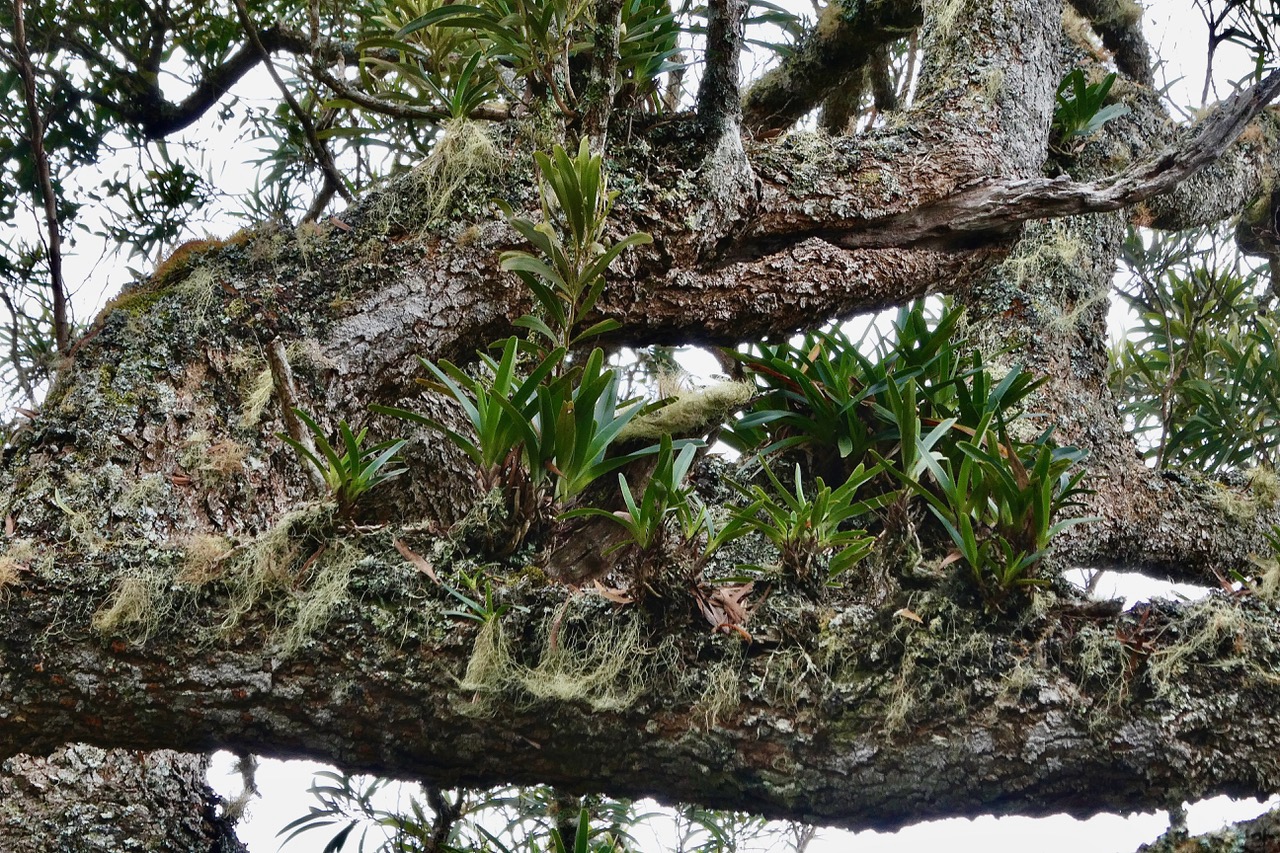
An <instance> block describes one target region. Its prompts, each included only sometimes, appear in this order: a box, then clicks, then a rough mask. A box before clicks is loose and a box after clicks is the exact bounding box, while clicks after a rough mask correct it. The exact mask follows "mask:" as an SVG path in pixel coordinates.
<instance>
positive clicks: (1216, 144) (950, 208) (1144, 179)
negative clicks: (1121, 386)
mask: <svg viewBox="0 0 1280 853" xmlns="http://www.w3.org/2000/svg"><path fill="white" fill-rule="evenodd" d="M1278 94H1280V72H1272V73H1271V74H1270V75H1269V76H1268V77H1267V78H1266V79H1264V80H1262V81H1261V82H1259V83H1258V84H1257V85H1255V86H1254V87H1253V88H1251V89H1248V90H1244V91H1242V92H1239V93H1237V94H1236V95H1234V96H1233V97H1231V98H1230V99H1228V100H1227V101H1225V102H1224V103H1223V104H1221V105H1220V106H1219V107H1218V108H1217V109H1216V110H1214V111H1213V112H1212V113H1210V114H1209V115H1208V116H1206V117H1205V118H1204V119H1202V120H1201V121H1200V122H1199V123H1198V125H1197V126H1196V127H1195V128H1194V129H1192V130H1191V131H1190V132H1189V135H1188V137H1187V138H1186V139H1185V140H1184V141H1182V142H1181V143H1179V144H1176V145H1173V146H1170V147H1169V148H1167V149H1166V150H1164V151H1163V152H1161V153H1160V154H1158V155H1157V156H1155V157H1153V158H1151V159H1149V160H1146V161H1144V162H1141V163H1138V164H1136V165H1134V166H1132V167H1130V168H1128V169H1126V170H1125V171H1123V172H1121V173H1120V174H1118V175H1115V176H1113V177H1109V178H1105V179H1101V180H1097V181H1089V182H1077V181H1073V180H1071V179H1070V178H1068V177H1066V176H1059V177H1057V178H1022V179H1014V180H1007V179H1006V180H1002V179H999V178H995V179H990V178H988V179H979V180H977V181H976V182H975V183H973V184H971V185H970V186H967V187H963V188H961V189H958V190H957V191H955V192H951V193H947V194H945V195H943V196H942V197H940V198H937V199H936V200H932V201H924V202H921V203H918V204H913V205H912V206H911V207H910V208H909V209H907V210H904V211H902V212H899V213H891V214H888V215H885V216H880V217H874V218H867V219H863V220H862V221H846V222H845V223H841V224H839V225H836V224H835V223H830V222H829V223H827V224H826V225H824V226H818V227H813V228H809V229H796V230H794V231H791V232H789V233H785V234H776V233H775V234H769V233H767V232H766V233H761V230H763V229H758V230H757V231H756V232H755V233H748V235H747V236H746V237H745V238H744V242H743V245H742V246H740V247H739V249H738V253H737V254H738V256H752V255H758V254H766V253H768V252H769V251H771V250H773V249H775V248H776V247H777V246H779V245H785V244H786V243H789V242H792V241H796V240H803V239H809V238H812V237H816V238H818V239H822V240H826V241H827V242H830V243H832V244H834V245H838V246H841V247H844V248H848V249H864V248H881V247H889V246H894V247H912V246H916V247H927V248H937V249H965V248H971V247H974V246H977V245H984V244H987V245H989V244H990V243H991V242H993V241H999V240H1007V239H1009V238H1011V237H1013V236H1015V235H1016V234H1017V233H1018V230H1019V229H1020V227H1021V226H1022V224H1023V223H1025V222H1027V221H1030V220H1033V219H1051V218H1059V217H1064V216H1078V215H1080V214H1085V213H1101V212H1105V211H1112V210H1119V209H1121V208H1123V207H1128V206H1132V205H1136V204H1138V203H1140V202H1143V201H1146V200H1148V199H1151V198H1154V197H1156V196H1159V195H1161V194H1163V193H1167V192H1169V191H1170V190H1172V189H1173V188H1174V187H1176V186H1177V185H1178V184H1179V183H1180V182H1181V181H1183V180H1186V179H1187V178H1188V177H1190V176H1192V175H1194V174H1195V173H1196V172H1198V171H1199V170H1201V169H1203V168H1205V167H1206V166H1208V165H1209V164H1211V163H1213V162H1215V161H1216V160H1218V159H1219V158H1221V157H1222V155H1223V154H1224V152H1225V151H1226V150H1227V148H1228V146H1230V145H1231V143H1232V142H1234V141H1235V140H1236V139H1237V138H1238V137H1239V136H1240V134H1241V133H1242V132H1243V131H1244V129H1245V127H1246V126H1247V125H1248V123H1249V122H1250V121H1252V120H1253V119H1254V118H1255V117H1257V116H1258V115H1259V114H1260V113H1261V112H1262V110H1263V109H1264V108H1265V107H1266V106H1267V104H1269V103H1270V102H1271V101H1272V100H1274V99H1275V98H1276V96H1277V95H1278ZM864 174H873V173H869V172H867V173H864ZM947 174H948V175H949V176H950V179H951V180H955V181H957V182H959V180H961V178H959V177H958V176H956V175H955V174H954V173H953V172H951V171H948V172H947ZM876 180H877V181H882V180H883V177H877V178H876ZM895 202H896V200H895ZM804 203H805V202H804V201H800V202H799V205H803V204H804ZM896 203H897V204H899V205H900V204H901V203H900V202H896ZM778 213H779V212H778V211H775V214H774V215H775V216H776V215H778ZM784 221H785V220H784ZM790 221H791V222H793V223H794V219H791V220H790ZM771 224H772V223H771ZM771 230H781V229H780V228H777V226H776V225H775V226H774V228H773V229H771Z"/></svg>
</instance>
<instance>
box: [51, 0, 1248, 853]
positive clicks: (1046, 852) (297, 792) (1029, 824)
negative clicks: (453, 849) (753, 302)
mask: <svg viewBox="0 0 1280 853" xmlns="http://www.w3.org/2000/svg"><path fill="white" fill-rule="evenodd" d="M803 5H804V6H805V8H808V4H807V3H804V4H803ZM1147 5H1148V6H1149V7H1151V8H1150V9H1149V10H1148V13H1147V24H1148V32H1149V33H1150V38H1151V41H1152V44H1153V47H1154V48H1155V50H1156V52H1157V53H1158V55H1159V56H1161V57H1163V58H1164V59H1165V60H1166V61H1167V66H1166V68H1165V69H1164V74H1165V77H1166V80H1167V81H1169V82H1172V81H1175V80H1177V79H1178V78H1181V82H1180V83H1175V85H1174V87H1173V89H1172V90H1171V91H1172V94H1173V97H1174V98H1175V99H1176V100H1177V101H1178V102H1180V103H1183V104H1198V102H1199V99H1200V87H1201V84H1202V81H1203V76H1204V54H1205V50H1204V44H1205V33H1204V27H1203V24H1202V22H1201V19H1200V16H1199V15H1198V14H1197V13H1196V12H1195V11H1194V7H1193V6H1192V2H1191V0H1160V2H1149V3H1147ZM1216 65H1217V67H1218V71H1219V73H1218V75H1216V76H1217V77H1218V79H1220V80H1229V79H1234V78H1237V77H1240V76H1242V75H1243V74H1244V73H1246V72H1247V71H1248V70H1249V69H1250V67H1251V66H1250V63H1249V61H1248V59H1247V57H1242V56H1240V55H1238V54H1235V55H1233V54H1232V53H1231V52H1230V50H1229V49H1226V48H1224V49H1223V52H1221V53H1220V54H1219V56H1218V58H1217V60H1216ZM263 85H264V83H263V81H258V82H254V83H249V84H247V85H246V86H244V87H242V88H243V89H244V96H245V97H246V99H247V100H250V101H252V100H253V98H252V96H251V95H250V94H249V93H250V92H252V91H254V90H256V91H257V92H267V93H271V94H274V89H272V88H270V84H269V83H265V85H266V87H267V88H265V89H264V88H262V86H263ZM1226 92H1227V89H1225V88H1224V89H1223V90H1222V93H1223V94H1225V93H1226ZM188 136H189V137H190V138H191V139H193V140H201V141H202V143H203V144H206V145H208V144H209V142H210V140H214V142H213V146H212V148H211V154H212V155H214V156H222V157H225V160H226V165H225V166H224V167H222V170H223V171H222V173H221V174H222V179H223V180H224V181H225V182H228V183H231V184H233V185H234V184H235V183H236V182H238V181H241V180H243V179H244V178H243V176H242V175H241V174H240V173H241V172H242V170H243V167H241V166H239V163H240V162H242V161H243V160H244V159H246V157H252V156H254V153H253V152H252V151H248V150H246V147H245V144H244V143H243V141H236V140H235V139H234V138H233V137H232V136H231V135H230V134H228V133H226V132H223V133H216V132H214V131H211V130H210V129H209V128H199V129H196V130H193V131H191V132H190V133H189V134H188ZM217 140H222V141H221V142H218V141H217ZM240 224H241V223H239V222H235V221H231V220H228V221H218V222H213V223H210V225H209V226H208V227H209V228H210V229H211V230H212V231H214V232H219V233H230V232H231V231H233V230H235V229H236V228H238V227H239V226H240ZM97 259H98V250H97V249H96V248H94V247H92V246H90V245H89V244H88V243H87V242H86V241H83V240H82V242H81V243H80V246H79V250H78V254H76V255H75V256H74V257H72V258H69V259H68V280H69V281H72V282H74V281H81V282H84V285H83V286H81V288H80V289H79V297H78V299H77V308H78V311H77V313H78V314H79V316H81V317H87V316H91V315H92V313H93V312H94V311H95V310H96V308H97V306H98V305H100V304H101V301H102V298H103V296H102V295H103V294H104V293H106V294H110V293H112V292H115V291H116V290H118V289H119V287H120V286H121V285H122V284H123V283H125V282H126V281H128V278H129V276H128V275H127V274H125V273H124V272H123V271H122V269H121V267H122V265H121V264H120V263H119V261H118V260H107V261H106V262H105V263H102V264H98V263H97ZM139 265H141V264H139ZM1116 583H1117V584H1118V586H1117V592H1118V594H1122V595H1128V596H1130V597H1132V598H1140V597H1148V596H1150V595H1151V594H1152V588H1151V587H1150V586H1144V585H1142V584H1141V582H1136V581H1133V580H1131V579H1130V580H1126V579H1120V580H1118V581H1116ZM1135 584H1136V585H1135ZM1100 592H1102V593H1105V592H1106V590H1100ZM230 767H231V758H230V757H229V756H228V755H226V754H220V755H219V756H217V757H216V759H215V765H214V769H213V771H212V772H211V774H210V781H211V782H212V784H213V785H214V786H215V788H217V789H218V790H219V791H221V792H222V793H223V794H224V796H228V797H230V796H233V795H234V794H235V793H236V792H238V790H239V781H238V777H235V776H234V775H232V774H230V772H229V771H230ZM321 767H323V765H319V764H315V763H312V762H300V761H298V762H279V761H270V760H264V761H263V763H262V766H261V767H260V769H259V772H258V783H259V785H260V787H261V789H262V791H263V792H264V796H263V798H262V799H260V800H257V801H255V802H254V803H253V804H252V805H251V806H250V809H249V818H248V819H247V820H246V821H245V822H244V823H242V824H241V826H240V834H241V837H242V838H243V839H244V840H245V842H246V843H247V844H248V845H249V847H250V850H251V851H253V853H272V851H276V850H277V849H278V840H277V839H276V832H277V831H278V830H279V828H280V827H281V826H283V825H284V824H285V823H287V822H288V821H289V820H292V819H293V818H295V817H298V816H300V815H302V814H303V813H305V811H306V809H307V806H308V804H309V802H310V798H309V796H308V795H307V794H306V788H307V787H308V785H309V784H310V782H311V774H312V773H313V772H314V771H315V770H316V769H320V768H321ZM1263 808H1264V807H1263V806H1261V805H1259V804H1257V803H1231V802H1230V801H1227V800H1225V798H1220V799H1219V800H1215V801H1210V802H1207V803H1204V804H1200V805H1197V806H1195V807H1193V808H1192V810H1191V812H1190V824H1191V829H1192V831H1193V832H1199V831H1205V830H1208V829H1212V828H1215V827H1216V826H1219V825H1221V824H1222V823H1224V822H1226V821H1229V820H1239V819H1242V818H1245V817H1250V816H1252V815H1254V814H1257V813H1259V812H1260V811H1262V810H1263ZM1165 826H1166V819H1165V816H1164V815H1139V816H1135V817H1128V818H1124V817H1118V816H1100V817H1096V818H1094V819H1092V820H1089V821H1077V820H1074V819H1071V818H1067V817H1061V816H1060V817H1054V818H1045V819H1039V820H1033V819H1028V818H1003V819H995V818H991V817H980V818H977V819H975V820H967V819H957V820H948V821H937V822H932V823H925V824H919V825H917V826H913V827H910V828H908V829H904V830H902V831H901V832H899V833H894V834H877V833H859V834H857V835H855V836H851V835H850V834H849V833H845V832H837V831H834V830H828V831H824V832H823V833H822V835H821V837H820V839H819V840H818V841H816V842H815V843H814V844H813V846H812V847H811V848H810V849H811V850H813V851H815V852H816V851H850V850H853V851H859V853H862V852H863V851H866V853H876V851H885V853H888V851H895V852H897V851H904V850H905V851H911V850H939V849H952V850H955V849H959V850H963V849H981V850H984V851H986V853H1003V851H1010V853H1012V851H1019V852H1020V851H1023V850H1026V849H1028V848H1034V849H1035V850H1036V851H1037V853H1056V851H1062V853H1067V851H1071V853H1076V851H1080V850H1090V851H1098V853H1106V851H1132V850H1134V849H1135V848H1136V847H1137V846H1138V845H1139V844H1141V843H1143V842H1145V841H1150V840H1152V839H1153V838H1155V837H1156V836H1157V835H1158V834H1159V833H1160V832H1162V831H1163V829H1164V828H1165ZM325 840H327V836H324V835H322V834H319V833H317V834H314V835H312V836H311V837H307V836H304V837H303V838H302V839H299V840H298V841H295V842H294V843H293V844H291V845H289V846H288V847H286V848H285V851H286V853H302V851H309V850H318V849H320V847H321V846H322V845H323V843H324V841H325ZM653 844H654V849H660V848H661V847H662V846H663V845H662V842H660V841H658V840H655V841H654V842H653Z"/></svg>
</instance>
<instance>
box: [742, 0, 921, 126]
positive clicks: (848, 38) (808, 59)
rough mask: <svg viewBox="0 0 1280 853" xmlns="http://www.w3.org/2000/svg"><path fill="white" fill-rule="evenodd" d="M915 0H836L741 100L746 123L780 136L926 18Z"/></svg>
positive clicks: (824, 9) (745, 124)
mask: <svg viewBox="0 0 1280 853" xmlns="http://www.w3.org/2000/svg"><path fill="white" fill-rule="evenodd" d="M921 8H922V4H920V3H917V2H914V0H871V2H868V3H856V4H855V3H843V2H834V3H830V4H828V5H827V6H826V7H825V8H823V10H822V12H821V14H820V17H819V19H818V23H817V24H816V25H815V26H814V27H813V29H812V30H810V31H809V32H808V33H806V34H805V36H804V38H803V40H802V41H801V42H800V44H799V45H797V47H796V50H795V52H794V53H792V54H790V55H788V56H787V57H786V58H785V59H783V61H782V62H781V63H780V64H779V65H778V67H777V68H775V69H773V70H772V71H770V72H768V73H767V74H765V75H764V76H762V77H761V78H760V79H759V80H757V81H756V82H755V83H753V84H752V85H751V88H750V90H749V91H748V92H747V96H746V101H745V103H744V104H743V123H744V126H745V127H746V128H747V130H748V132H750V133H752V134H754V135H755V136H756V137H757V138H761V139H765V138H769V137H772V136H776V135H778V134H779V133H782V132H783V131H785V130H787V129H788V128H790V127H791V126H792V125H794V124H795V123H796V122H797V121H799V120H800V119H801V118H802V117H804V115H805V114H806V113H808V112H809V111H810V110H812V109H814V108H815V107H817V106H818V105H819V104H821V103H822V102H823V101H824V100H826V99H827V98H828V97H829V96H830V95H831V93H832V90H833V89H835V88H836V87H838V86H844V85H848V84H847V82H846V81H847V80H849V79H850V75H851V74H853V73H856V72H859V71H861V70H862V69H863V68H864V67H865V66H866V65H867V63H868V62H870V61H871V59H872V57H873V56H874V54H875V52H876V51H877V50H879V49H881V48H883V47H884V46H885V45H888V44H889V43H891V42H893V41H895V40H897V39H900V38H904V37H906V36H907V35H909V34H910V32H911V30H912V29H914V28H915V27H918V26H920V24H921V22H922V21H923V20H924V18H923V14H922V12H921Z"/></svg>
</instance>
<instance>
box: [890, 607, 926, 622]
mask: <svg viewBox="0 0 1280 853" xmlns="http://www.w3.org/2000/svg"><path fill="white" fill-rule="evenodd" d="M893 615H894V616H901V617H902V618H903V619H910V620H911V621H912V622H919V623H920V624H921V625H923V624H924V620H923V619H921V618H920V615H919V614H918V613H916V612H915V611H914V610H908V609H907V608H905V607H900V608H898V609H897V610H895V611H893Z"/></svg>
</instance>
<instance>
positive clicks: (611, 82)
mask: <svg viewBox="0 0 1280 853" xmlns="http://www.w3.org/2000/svg"><path fill="white" fill-rule="evenodd" d="M621 17H622V0H596V32H595V50H594V53H593V55H592V62H591V79H590V80H589V81H588V82H587V89H586V105H587V110H586V114H585V115H584V116H583V119H582V125H583V132H584V133H585V134H586V136H587V138H588V139H589V140H590V145H591V150H592V151H597V152H603V151H604V146H605V141H606V139H607V138H608V135H609V116H610V115H611V114H612V113H613V98H614V95H615V94H616V93H617V89H618V38H619V33H618V26H619V24H620V22H621Z"/></svg>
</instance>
